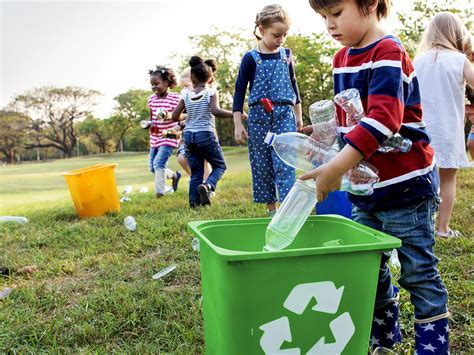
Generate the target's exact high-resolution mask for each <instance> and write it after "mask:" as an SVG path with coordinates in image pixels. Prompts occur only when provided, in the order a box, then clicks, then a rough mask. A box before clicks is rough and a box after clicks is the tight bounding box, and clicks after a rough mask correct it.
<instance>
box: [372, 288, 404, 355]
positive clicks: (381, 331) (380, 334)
mask: <svg viewBox="0 0 474 355" xmlns="http://www.w3.org/2000/svg"><path fill="white" fill-rule="evenodd" d="M393 288H394V290H395V297H394V301H393V302H390V303H389V304H387V305H385V306H383V307H380V308H376V309H375V310H374V318H373V320H372V331H371V334H370V346H371V348H372V350H374V349H375V348H377V347H384V348H388V349H391V348H392V347H393V346H394V345H395V344H397V343H401V342H402V333H401V332H400V324H399V323H398V300H399V299H400V294H399V292H398V288H396V287H395V286H393Z"/></svg>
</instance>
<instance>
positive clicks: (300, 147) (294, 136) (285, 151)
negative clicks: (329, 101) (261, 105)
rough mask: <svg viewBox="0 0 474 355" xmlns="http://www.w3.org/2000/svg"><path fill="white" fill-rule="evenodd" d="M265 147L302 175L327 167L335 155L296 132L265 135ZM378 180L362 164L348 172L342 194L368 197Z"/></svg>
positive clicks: (366, 166)
mask: <svg viewBox="0 0 474 355" xmlns="http://www.w3.org/2000/svg"><path fill="white" fill-rule="evenodd" d="M265 143H267V144H269V145H271V146H272V147H273V149H275V152H276V154H277V155H278V156H279V157H280V159H281V160H283V161H284V162H285V163H286V164H287V165H290V166H292V167H294V168H296V169H300V170H303V171H310V170H313V169H315V168H317V167H318V166H320V165H322V164H326V163H328V162H329V161H330V160H331V159H332V158H334V157H335V156H336V155H337V154H338V151H337V150H336V149H334V148H329V147H327V146H324V145H322V144H321V143H319V142H317V141H315V140H314V139H311V138H310V137H307V136H305V135H304V134H301V133H297V132H287V133H282V134H275V133H271V132H268V133H267V136H266V137H265ZM378 180H379V177H378V175H377V173H376V172H375V171H374V168H372V167H370V166H369V165H368V164H367V163H365V162H361V163H359V164H357V165H356V166H355V167H354V168H352V169H351V170H349V171H348V172H347V173H346V174H345V175H344V176H343V179H342V185H341V190H344V191H348V192H350V193H352V194H354V195H370V194H372V192H373V187H372V185H373V184H374V183H376V182H377V181H378Z"/></svg>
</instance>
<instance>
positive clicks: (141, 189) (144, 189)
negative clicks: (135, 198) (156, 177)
mask: <svg viewBox="0 0 474 355" xmlns="http://www.w3.org/2000/svg"><path fill="white" fill-rule="evenodd" d="M139 191H140V192H141V193H142V194H144V193H147V192H148V186H142V187H140V190H139Z"/></svg>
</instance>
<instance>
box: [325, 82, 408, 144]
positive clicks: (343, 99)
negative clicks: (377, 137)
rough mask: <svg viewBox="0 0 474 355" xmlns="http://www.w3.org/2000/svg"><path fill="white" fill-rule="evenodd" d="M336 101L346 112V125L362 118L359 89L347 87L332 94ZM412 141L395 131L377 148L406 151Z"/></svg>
mask: <svg viewBox="0 0 474 355" xmlns="http://www.w3.org/2000/svg"><path fill="white" fill-rule="evenodd" d="M334 102H336V103H337V104H338V105H339V106H341V108H342V109H343V110H344V111H345V112H346V125H347V127H351V126H353V125H356V124H357V122H359V121H360V120H361V119H362V118H364V117H365V112H364V107H363V106H362V100H361V99H360V94H359V90H357V89H347V90H344V91H341V92H340V93H339V94H337V95H336V96H334ZM411 146H412V142H411V140H409V139H408V138H404V137H403V136H402V135H401V134H400V133H395V134H394V135H393V136H391V137H390V138H387V139H386V140H385V141H384V142H383V143H382V144H381V145H380V147H379V148H378V149H377V150H378V151H379V152H381V153H394V152H402V153H406V152H408V151H409V150H410V149H411Z"/></svg>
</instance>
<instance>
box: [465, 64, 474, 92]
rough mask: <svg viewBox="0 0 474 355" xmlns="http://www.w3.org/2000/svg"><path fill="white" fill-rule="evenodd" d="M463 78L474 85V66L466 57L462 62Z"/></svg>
mask: <svg viewBox="0 0 474 355" xmlns="http://www.w3.org/2000/svg"><path fill="white" fill-rule="evenodd" d="M464 79H466V82H467V83H468V84H469V85H470V86H472V87H474V67H473V65H472V64H471V62H469V60H468V59H466V63H464Z"/></svg>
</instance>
